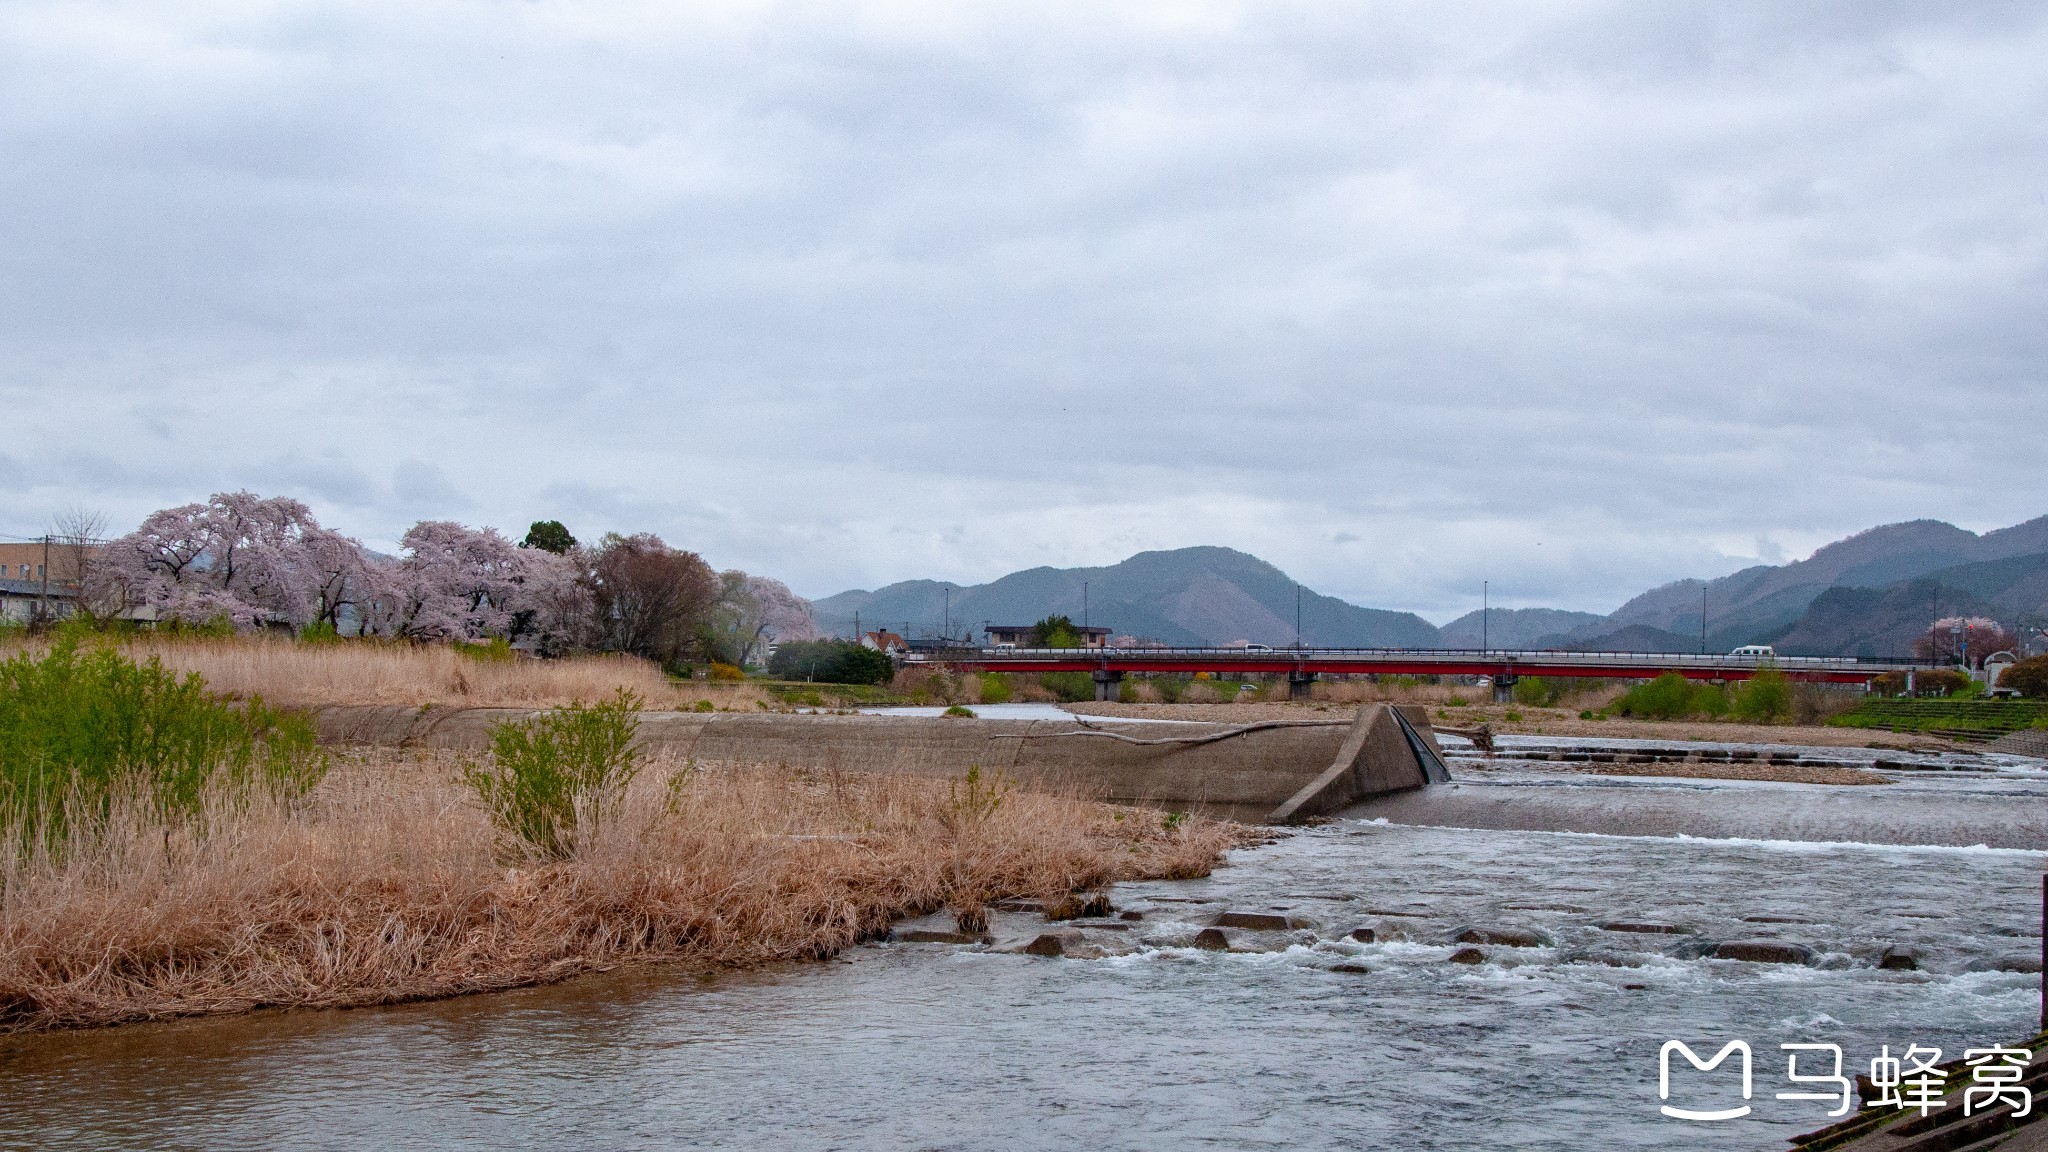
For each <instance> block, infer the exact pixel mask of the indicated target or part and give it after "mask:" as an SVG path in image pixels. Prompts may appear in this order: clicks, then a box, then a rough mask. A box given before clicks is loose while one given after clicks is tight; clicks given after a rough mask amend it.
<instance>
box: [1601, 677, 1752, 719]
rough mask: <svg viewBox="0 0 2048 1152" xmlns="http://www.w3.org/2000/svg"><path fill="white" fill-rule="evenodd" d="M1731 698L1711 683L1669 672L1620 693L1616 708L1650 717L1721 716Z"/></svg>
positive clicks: (1619, 711) (1616, 709) (1618, 713)
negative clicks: (1696, 682)
mask: <svg viewBox="0 0 2048 1152" xmlns="http://www.w3.org/2000/svg"><path fill="white" fill-rule="evenodd" d="M1727 708H1728V697H1727V694H1726V693H1724V692H1723V691H1722V690H1721V689H1720V688H1718V687H1716V686H1714V685H1712V684H1695V683H1693V682H1692V681H1690V680H1687V679H1686V678H1685V677H1683V676H1680V675H1679V674H1678V673H1676V672H1666V673H1665V674H1663V675H1662V676H1659V677H1657V678H1656V679H1655V680H1652V681H1650V682H1649V683H1647V684H1637V685H1636V686H1635V687H1633V688H1630V689H1629V690H1628V691H1626V692H1624V693H1622V694H1621V699H1619V700H1616V701H1615V702H1614V705H1613V710H1614V713H1615V714H1616V715H1619V716H1634V717H1640V718H1644V719H1650V720H1679V719H1683V718H1685V717H1687V716H1719V715H1720V714H1721V713H1723V712H1725V711H1727Z"/></svg>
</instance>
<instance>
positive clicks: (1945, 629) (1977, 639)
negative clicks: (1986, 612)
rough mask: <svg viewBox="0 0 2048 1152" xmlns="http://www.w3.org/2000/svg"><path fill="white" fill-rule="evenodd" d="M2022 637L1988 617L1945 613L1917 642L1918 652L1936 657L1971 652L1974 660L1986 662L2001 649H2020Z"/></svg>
mask: <svg viewBox="0 0 2048 1152" xmlns="http://www.w3.org/2000/svg"><path fill="white" fill-rule="evenodd" d="M2018 647H2019V637H2017V636H2015V635H2013V633H2012V631H2011V630H2010V629H2008V628H2007V627H2005V625H2003V624H2000V623H1999V622H1998V621H1996V620H1992V619H1989V618H1987V617H1984V616H1970V617H1967V618H1965V617H1962V616H1944V617H1942V618H1941V619H1939V620H1936V621H1935V622H1934V623H1933V624H1930V625H1928V628H1927V632H1926V634H1925V635H1923V636H1921V637H1920V638H1919V639H1918V640H1916V641H1914V642H1913V651H1914V654H1915V655H1918V656H1920V657H1922V658H1927V659H1934V660H1961V659H1963V658H1964V656H1965V655H1967V656H1968V657H1969V659H1970V661H1971V662H1972V663H1978V664H1981V663H1983V660H1984V658H1985V657H1986V656H1989V655H1991V654H1992V653H1993V652H1998V651H2005V650H2011V651H2017V650H2018Z"/></svg>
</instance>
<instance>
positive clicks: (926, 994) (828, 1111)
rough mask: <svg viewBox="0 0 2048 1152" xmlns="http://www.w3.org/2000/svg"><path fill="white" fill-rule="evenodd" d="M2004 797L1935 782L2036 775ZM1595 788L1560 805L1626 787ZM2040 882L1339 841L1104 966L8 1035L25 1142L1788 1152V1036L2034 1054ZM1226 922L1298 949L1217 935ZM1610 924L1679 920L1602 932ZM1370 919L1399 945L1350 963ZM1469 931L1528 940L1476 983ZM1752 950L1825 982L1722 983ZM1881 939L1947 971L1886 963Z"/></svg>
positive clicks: (8, 1140)
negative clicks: (1780, 945)
mask: <svg viewBox="0 0 2048 1152" xmlns="http://www.w3.org/2000/svg"><path fill="white" fill-rule="evenodd" d="M1994 775H1996V777H1997V778H1996V779H1990V778H1974V779H1972V780H1971V781H1969V782H1967V783H1965V782H1950V781H1947V780H1939V781H1933V782H1922V781H1919V780H1915V781H1912V782H1911V784H1912V787H1913V788H1914V789H1915V790H1916V791H1925V790H1928V789H1935V790H1939V789H1941V788H1944V787H1949V786H1954V787H1957V788H1968V789H1974V790H1975V791H1976V792H1977V793H1979V794H1981V793H1982V791H1983V790H1984V789H1985V788H1987V787H1994V788H1995V787H2001V786H2002V787H2007V788H2016V789H2020V790H2022V791H2027V792H2031V791H2034V790H2038V789H2041V788H2044V787H2048V785H2043V784H2041V783H2040V782H2039V774H2038V773H2032V772H2030V771H2029V770H2026V769H2020V768H2014V770H2013V771H2010V772H2006V773H2003V774H1994ZM1544 779H1546V780H1551V778H1550V777H1545V778H1544ZM1579 781H1580V783H1579V784H1578V785H1574V784H1573V782H1572V780H1571V779H1570V778H1569V777H1564V776H1558V777H1556V778H1555V779H1554V780H1552V782H1551V783H1550V785H1549V786H1551V787H1561V788H1570V787H1574V786H1583V787H1588V788H1592V787H1607V788H1613V787H1616V786H1617V781H1616V780H1615V779H1613V778H1605V777H1603V778H1591V777H1580V778H1579ZM1646 786H1647V785H1646ZM1807 791H1809V789H1808V788H1807V786H1784V785H1781V786H1776V787H1775V788H1774V789H1772V793H1773V794H1775V795H1781V796H1782V797H1783V798H1784V799H1785V801H1786V802H1787V803H1793V804H1796V803H1798V802H1799V801H1800V799H1801V797H1802V796H1803V795H1804V793H1805V792H1807ZM1835 791H1836V792H1844V793H1846V792H1857V793H1870V794H1873V795H1874V794H1875V793H1877V792H1881V791H1884V789H1881V788H1859V789H1836V790H1835ZM2042 866H2043V857H2042V855H2041V854H2039V853H2036V852H2031V851H2022V850H2013V849H1999V848H1983V847H1903V846H1880V845H1867V844H1854V843H1840V842H1834V843H1813V842H1798V841H1775V840H1744V839H1699V838H1687V837H1670V836H1657V837H1649V836H1617V835H1588V834H1575V833H1561V832H1548V831H1524V830H1472V829H1462V828H1455V827H1425V826H1414V825H1402V824H1394V823H1384V822H1375V821H1373V820H1370V819H1350V820H1339V821H1336V822H1333V823H1331V824H1328V825H1325V826H1322V827H1318V828H1312V829H1307V830H1302V831H1298V832H1295V833H1293V834H1290V835H1287V836H1285V837H1283V838H1281V839H1280V840H1278V841H1277V842H1275V843H1272V844H1269V845H1266V846H1263V847H1259V848H1253V849H1246V850H1242V851H1238V852H1235V853H1233V854H1232V856H1231V860H1230V863H1229V865H1228V866H1226V867H1223V868H1220V869H1218V870H1217V871H1216V873H1215V874H1214V875H1213V876H1212V877H1210V878H1208V879H1204V880H1197V881H1186V882H1171V883H1168V882H1160V883H1143V884H1128V885H1122V886H1119V887H1118V888H1117V889H1116V890H1115V891H1114V893H1113V898H1114V900H1115V903H1116V905H1117V907H1118V908H1119V909H1120V910H1126V911H1135V912H1139V913H1141V914H1142V915H1143V919H1142V920H1137V921H1128V922H1127V921H1121V920H1116V921H1111V920H1104V921H1100V922H1093V923H1091V924H1089V925H1088V926H1085V927H1084V928H1083V931H1084V933H1085V934H1086V935H1087V937H1088V939H1089V940H1090V942H1091V944H1092V945H1093V947H1094V948H1095V949H1096V950H1099V951H1100V952H1101V953H1102V955H1101V957H1100V958H1096V959H1074V958H1064V959H1046V958H1037V957H1032V956H1026V955H1018V954H1010V953H1004V952H1000V951H985V950H981V949H977V948H971V947H958V946H952V945H945V944H908V943H883V944H877V945H872V946H865V947H861V948H857V949H854V950H852V951H851V952H849V953H848V954H846V955H845V956H844V957H842V958H841V959H839V960H837V961H833V962H830V963H823V964H813V965H803V966H791V967H787V968H781V969H776V970H773V971H767V972H756V973H748V974H741V975H731V976H723V977H717V978H709V979H706V978H697V977H691V976H686V975H682V974H678V973H674V972H671V971H667V970H659V969H656V970H637V971H631V972H624V973H614V974H611V975H607V976H602V977H595V978H588V979H583V980H578V981H574V982H571V983H568V984H564V985H560V986H556V987H551V988H541V989H530V990H525V991H519V992H513V993H509V994H503V995H497V996H487V997H476V998H470V999H465V1000H457V1001H449V1002H444V1003H434V1004H422V1005H409V1006H402V1007H395V1008H388V1009H373V1010H359V1011H351V1012H304V1013H266V1014H259V1015H256V1016H250V1017H241V1018H233V1019H222V1020H200V1021H190V1022H181V1023H173V1024H164V1025H150V1026H144V1027H136V1028H125V1029H116V1030H112V1031H107V1032H99V1033H86V1034H76V1035H62V1036H44V1037H0V1146H5V1147H10V1148H12V1147H22V1148H28V1147H34V1148H44V1149H71V1148H78V1149H84V1148H94V1149H98V1148H137V1149H141V1148H152V1149H155V1148H195V1149H196V1148H252V1149H253V1148H279V1147H294V1148H381V1149H392V1148H442V1147H449V1146H453V1145H462V1144H466V1145H474V1146H487V1147H503V1148H534V1149H550V1150H556V1149H582V1148H655V1149H658V1148H696V1147H721V1148H743V1147H773V1148H848V1149H870V1148H872V1149H885V1148H886V1149H896V1148H913V1149H925V1148H930V1149H942V1148H943V1149H1017V1148H1023V1149H1034V1148H1045V1149H1055V1148H1056V1149H1069V1148H1073V1147H1089V1148H1120V1149H1121V1148H1131V1149H1154V1148H1157V1149H1165V1148H1185V1147H1190V1146H1196V1147H1216V1148H1289V1149H1294V1148H1359V1147H1389V1148H1396V1147H1398V1148H1426V1149H1464V1148H1473V1149H1496V1148H1500V1149H1508V1148H1512V1149H1557V1150H1572V1152H1582V1150H1585V1149H1604V1148H1670V1149H1738V1148H1740V1149H1771V1148H1780V1147H1783V1141H1784V1139H1785V1138H1786V1137H1787V1136H1789V1135H1792V1134H1794V1133H1797V1132H1800V1131H1804V1130H1808V1129H1811V1128H1816V1127H1819V1126H1821V1125H1822V1124H1824V1123H1826V1122H1827V1120H1828V1118H1827V1116H1826V1115H1825V1113H1826V1112H1827V1111H1828V1108H1829V1105H1827V1104H1824V1103H1817V1102H1812V1101H1783V1100H1779V1099H1777V1098H1776V1095H1775V1094H1776V1093H1777V1092H1778V1091H1782V1090H1785V1089H1788V1088H1791V1087H1793V1085H1790V1084H1788V1083H1787V1082H1786V1080H1785V1075H1784V1073H1785V1058H1784V1054H1783V1053H1782V1051H1781V1050H1780V1048H1779V1045H1781V1044H1785V1043H1834V1044H1838V1045H1840V1046H1841V1048H1842V1049H1843V1051H1844V1054H1845V1057H1846V1060H1845V1068H1844V1071H1845V1074H1851V1075H1853V1074H1854V1073H1856V1072H1860V1071H1866V1070H1867V1066H1868V1062H1869V1060H1870V1058H1871V1057H1872V1056H1875V1055H1877V1053H1878V1049H1879V1046H1881V1045H1883V1046H1889V1048H1890V1049H1891V1051H1892V1053H1893V1054H1897V1053H1899V1052H1900V1051H1902V1050H1903V1049H1904V1048H1905V1047H1906V1046H1908V1045H1910V1044H1921V1045H1928V1046H1939V1047H1941V1048H1942V1049H1943V1050H1944V1052H1945V1056H1944V1057H1943V1058H1944V1059H1953V1058H1955V1057H1957V1056H1960V1055H1961V1053H1962V1050H1963V1049H1964V1048H1965V1047H1973V1046H1983V1045H1989V1044H1992V1043H1996V1042H2000V1041H2010V1040H2014V1039H2018V1038H2021V1037H2023V1036H2026V1035H2030V1034H2031V1033H2032V1032H2033V1031H2034V1028H2035V1024H2036V1016H2037V1013H2038V1011H2039V1006H2040V1001H2039V985H2038V983H2037V982H2038V979H2039V977H2038V976H2036V975H2034V974H2032V973H2031V972H2027V971H2017V970H2012V969H2025V968H2027V967H2029V966H2030V964H2031V961H2033V960H2035V959H2037V958H2038V957H2039V955H2040V939H2039V930H2040V920H2039V916H2040V908H2041V903H2040V901H2041V897H2040V893H2041V872H2042ZM1224 910H1232V911H1240V912H1270V913H1280V914H1285V915H1290V916H1293V917H1296V918H1297V919H1298V920H1299V921H1300V922H1302V926H1300V927H1295V928H1290V929H1286V930H1278V931H1233V932H1232V933H1231V936H1232V943H1233V947H1234V948H1235V949H1236V950H1234V951H1231V952H1212V951H1205V950H1200V949H1196V948H1192V947H1189V946H1188V944H1189V943H1190V938H1191V937H1192V936H1193V934H1194V933H1195V932H1196V931H1197V930H1199V929H1200V928H1201V927H1203V926H1205V925H1206V924H1208V923H1209V921H1210V920H1212V919H1213V918H1214V917H1215V916H1216V914H1217V913H1219V912H1221V911H1224ZM1617 923H1629V924H1634V925H1637V926H1643V925H1654V924H1662V925H1669V926H1671V927H1675V928H1683V929H1686V931H1684V932H1678V933H1669V934H1664V933H1644V932H1630V931H1614V930H1608V929H1604V928H1602V927H1600V925H1602V924H1609V925H1614V924H1617ZM1119 925H1120V926H1119ZM1360 926H1371V927H1373V928H1375V930H1376V931H1375V935H1376V937H1377V939H1376V940H1375V941H1374V942H1371V943H1360V942H1357V941H1354V940H1352V939H1350V938H1349V937H1348V935H1347V934H1348V933H1349V932H1350V930H1351V929H1353V928H1356V927H1360ZM1043 927H1044V925H1043V923H1042V921H1040V919H1039V918H1038V917H1036V916H1034V915H1031V914H1028V913H1022V912H1016V913H1006V914H1003V915H1001V916H999V917H998V922H997V923H996V925H995V926H994V928H995V932H996V934H997V935H998V937H1002V938H1008V939H1019V940H1020V939H1025V938H1028V936H1029V935H1030V934H1031V933H1034V932H1037V931H1039V930H1041V929H1042V928H1043ZM1469 927H1479V928H1482V929H1489V930H1494V931H1530V932H1534V933H1536V934H1538V935H1537V936H1536V937H1532V938H1531V939H1532V940H1534V941H1535V942H1536V944H1537V946H1534V947H1512V946H1505V945H1499V944H1484V945H1481V950H1482V952H1483V953H1484V954H1485V962H1484V963H1481V964H1476V965H1466V964H1456V963H1451V962H1449V958H1450V956H1451V955H1452V954H1453V953H1454V951H1455V950H1456V948H1457V947H1459V945H1457V944H1455V943H1454V942H1453V940H1452V938H1453V937H1454V936H1456V935H1458V934H1460V932H1461V931H1462V930H1464V929H1466V928H1469ZM1390 937H1391V938H1390ZM1736 939H1741V940H1756V939H1765V940H1777V941H1783V942H1789V943H1796V944H1799V945H1803V946H1804V947H1806V948H1808V949H1810V950H1811V951H1812V953H1813V962H1812V963H1810V964H1765V963H1752V962H1748V961H1738V960H1719V959H1701V958H1697V957H1698V956H1699V954H1700V953H1701V952H1703V951H1706V950H1708V949H1709V948H1711V946H1712V945H1713V944H1714V943H1715V942H1719V941H1726V940H1736ZM1892 945H1910V946H1913V947H1916V948H1917V949H1918V950H1919V953H1920V957H1921V959H1920V964H1921V968H1920V970H1917V971H1894V970H1886V969H1883V968H1880V967H1879V966H1878V961H1879V959H1880V957H1881V956H1882V954H1883V953H1884V951H1885V949H1886V948H1887V947H1889V946H1892ZM1674 1039H1675V1040H1681V1041H1685V1042H1686V1043H1688V1045H1689V1046H1690V1047H1692V1048H1693V1049H1694V1050H1696V1051H1697V1052H1699V1053H1700V1055H1701V1056H1702V1058H1704V1057H1706V1056H1708V1055H1710V1054H1711V1053H1712V1052H1713V1051H1714V1050H1716V1049H1718V1048H1720V1047H1721V1046H1722V1044H1724V1043H1726V1042H1727V1041H1730V1040H1743V1041H1745V1042H1747V1043H1748V1044H1749V1045H1750V1047H1751V1048H1752V1050H1753V1051H1754V1053H1755V1070H1754V1076H1755V1085H1754V1093H1753V1096H1752V1098H1751V1099H1749V1100H1748V1101H1747V1102H1746V1103H1748V1104H1749V1105H1750V1106H1751V1107H1752V1109H1753V1110H1752V1112H1751V1113H1750V1114H1749V1115H1748V1116H1746V1117H1743V1118H1740V1119H1736V1120H1729V1121H1721V1122H1713V1123H1704V1122H1696V1121H1684V1120H1675V1119H1671V1118H1668V1117H1666V1116H1664V1115H1662V1114H1660V1112H1659V1106H1660V1104H1661V1103H1664V1101H1661V1100H1660V1098H1659V1095H1658V1079H1659V1078H1658V1056H1659V1050H1660V1048H1661V1047H1662V1045H1663V1044H1664V1042H1665V1041H1667V1040H1674ZM1801 1066H1802V1071H1810V1070H1811V1069H1812V1068H1813V1067H1814V1065H1812V1064H1810V1063H1809V1062H1808V1059H1807V1058H1806V1057H1804V1056H1802V1058H1801ZM1732 1068H1733V1065H1732V1064H1730V1065H1728V1066H1724V1067H1723V1068H1722V1069H1720V1070H1718V1071H1716V1072H1714V1073H1702V1072H1694V1071H1692V1070H1690V1069H1689V1068H1685V1067H1681V1068H1680V1069H1678V1070H1675V1071H1674V1073H1673V1076H1672V1080H1671V1084H1672V1088H1673V1096H1672V1099H1671V1100H1670V1101H1669V1102H1670V1103H1673V1104H1691V1105H1693V1106H1695V1107H1698V1106H1702V1105H1713V1106H1719V1105H1723V1104H1728V1103H1731V1102H1732V1103H1736V1104H1740V1103H1743V1101H1741V1100H1740V1099H1739V1097H1738V1096H1737V1095H1736V1088H1735V1083H1734V1081H1733V1080H1732V1079H1731V1078H1730V1077H1728V1076H1725V1075H1724V1073H1727V1072H1729V1071H1730V1070H1731V1069H1732ZM1822 1070H1825V1069H1822ZM1681 1097H1684V1098H1685V1099H1681Z"/></svg>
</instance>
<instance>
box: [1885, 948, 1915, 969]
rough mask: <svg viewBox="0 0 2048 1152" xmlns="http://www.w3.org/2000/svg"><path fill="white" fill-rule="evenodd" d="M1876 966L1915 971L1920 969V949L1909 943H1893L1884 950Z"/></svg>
mask: <svg viewBox="0 0 2048 1152" xmlns="http://www.w3.org/2000/svg"><path fill="white" fill-rule="evenodd" d="M1877 966H1878V967H1879V968H1886V969H1890V970H1891V971H1894V972H1917V971H1919V970H1920V950H1919V949H1918V948H1915V947H1913V946H1912V945H1911V944H1894V945H1892V946H1891V947H1889V948H1887V949H1885V950H1884V955H1883V956H1881V957H1879V958H1878V961H1877Z"/></svg>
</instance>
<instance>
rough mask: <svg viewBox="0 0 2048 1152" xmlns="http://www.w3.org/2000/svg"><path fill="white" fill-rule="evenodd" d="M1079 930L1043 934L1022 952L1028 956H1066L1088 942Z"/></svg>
mask: <svg viewBox="0 0 2048 1152" xmlns="http://www.w3.org/2000/svg"><path fill="white" fill-rule="evenodd" d="M1086 939H1087V938H1086V937H1084V936H1082V935H1081V933H1080V931H1079V930H1078V929H1074V928H1063V929H1061V930H1060V931H1058V932H1042V933H1040V934H1039V935H1038V937H1037V938H1035V939H1033V940H1032V941H1031V943H1029V944H1026V945H1024V947H1023V948H1022V949H1021V950H1020V951H1022V952H1023V953H1024V955H1026V956H1065V955H1066V954H1067V953H1068V952H1070V951H1073V950H1074V949H1077V948H1079V947H1080V946H1081V945H1082V944H1083V943H1085V942H1086Z"/></svg>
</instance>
